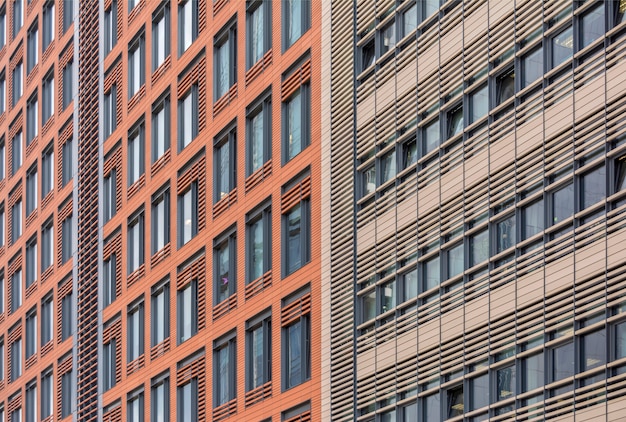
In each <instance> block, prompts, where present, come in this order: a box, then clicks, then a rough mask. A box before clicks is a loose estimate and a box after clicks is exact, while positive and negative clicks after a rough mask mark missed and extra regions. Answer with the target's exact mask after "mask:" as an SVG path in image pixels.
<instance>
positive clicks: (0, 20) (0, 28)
mask: <svg viewBox="0 0 626 422" xmlns="http://www.w3.org/2000/svg"><path fill="white" fill-rule="evenodd" d="M6 43H7V10H6V2H5V6H3V7H2V9H0V48H2V47H4V46H5V45H6Z"/></svg>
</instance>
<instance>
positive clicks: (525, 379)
mask: <svg viewBox="0 0 626 422" xmlns="http://www.w3.org/2000/svg"><path fill="white" fill-rule="evenodd" d="M543 362H544V356H543V353H538V354H536V355H531V356H528V357H525V358H523V359H522V392H526V391H531V390H534V389H535V388H539V387H542V386H543V385H544V384H545V381H544V363H543Z"/></svg>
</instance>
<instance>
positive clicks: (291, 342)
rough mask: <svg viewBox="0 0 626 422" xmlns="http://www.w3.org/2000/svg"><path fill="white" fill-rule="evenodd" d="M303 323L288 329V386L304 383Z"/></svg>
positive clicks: (300, 322)
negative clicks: (302, 361)
mask: <svg viewBox="0 0 626 422" xmlns="http://www.w3.org/2000/svg"><path fill="white" fill-rule="evenodd" d="M301 337H302V321H299V322H297V323H295V324H292V325H290V326H289V328H288V339H287V342H288V350H287V352H288V369H287V374H288V384H289V386H293V385H297V384H300V382H301V381H302V378H303V377H302V368H301V366H302V363H301V360H302V350H301V344H302V338H301Z"/></svg>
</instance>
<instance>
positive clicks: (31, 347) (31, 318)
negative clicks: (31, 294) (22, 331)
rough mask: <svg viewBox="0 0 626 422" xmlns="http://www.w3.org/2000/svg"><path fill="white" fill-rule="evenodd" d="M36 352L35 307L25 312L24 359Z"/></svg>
mask: <svg viewBox="0 0 626 422" xmlns="http://www.w3.org/2000/svg"><path fill="white" fill-rule="evenodd" d="M35 352H37V308H36V307H34V308H33V309H31V310H29V311H28V312H27V313H26V359H28V358H29V357H31V356H32V355H34V354H35Z"/></svg>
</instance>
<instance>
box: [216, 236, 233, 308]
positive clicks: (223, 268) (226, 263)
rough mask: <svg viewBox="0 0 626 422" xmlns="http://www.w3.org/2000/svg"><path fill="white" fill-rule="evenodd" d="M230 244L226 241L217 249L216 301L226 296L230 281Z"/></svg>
mask: <svg viewBox="0 0 626 422" xmlns="http://www.w3.org/2000/svg"><path fill="white" fill-rule="evenodd" d="M229 249H230V246H229V245H228V243H226V244H225V245H224V246H223V247H221V248H220V249H219V251H218V254H217V256H218V258H217V262H218V280H217V283H218V301H219V302H221V301H223V300H224V299H226V298H227V297H228V282H229V281H230V274H229V272H230V252H229Z"/></svg>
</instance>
